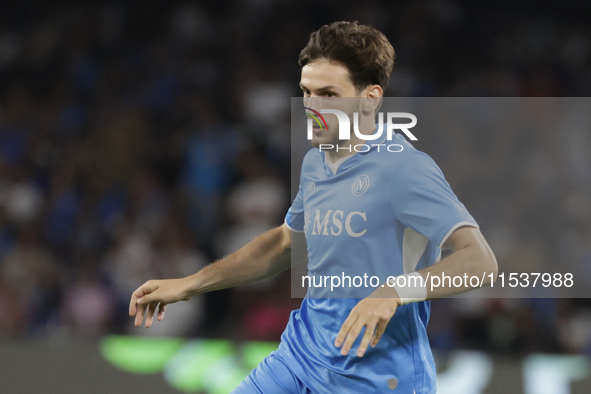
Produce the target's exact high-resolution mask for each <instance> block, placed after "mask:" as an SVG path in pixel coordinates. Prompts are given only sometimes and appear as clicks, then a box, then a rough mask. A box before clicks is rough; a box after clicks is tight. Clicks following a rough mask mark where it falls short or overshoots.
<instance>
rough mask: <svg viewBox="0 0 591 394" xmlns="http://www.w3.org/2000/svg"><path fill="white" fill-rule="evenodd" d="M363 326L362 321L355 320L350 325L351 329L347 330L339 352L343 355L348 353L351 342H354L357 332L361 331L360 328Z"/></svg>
mask: <svg viewBox="0 0 591 394" xmlns="http://www.w3.org/2000/svg"><path fill="white" fill-rule="evenodd" d="M364 326H365V322H364V321H361V320H357V322H356V323H355V324H354V325H353V327H351V330H350V331H349V334H348V335H347V339H346V340H345V343H344V344H343V347H342V348H341V354H342V355H343V356H346V355H347V354H349V350H351V347H352V346H353V343H354V342H355V340H356V339H357V337H358V336H359V333H360V332H361V330H362V329H363V327H364Z"/></svg>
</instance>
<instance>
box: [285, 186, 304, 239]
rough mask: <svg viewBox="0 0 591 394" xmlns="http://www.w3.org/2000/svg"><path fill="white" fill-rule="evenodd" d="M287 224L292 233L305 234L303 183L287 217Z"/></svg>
mask: <svg viewBox="0 0 591 394" xmlns="http://www.w3.org/2000/svg"><path fill="white" fill-rule="evenodd" d="M285 224H286V225H287V227H288V228H289V229H290V230H291V231H295V232H304V224H305V220H304V193H303V192H302V184H301V183H300V186H299V189H298V194H297V195H296V198H295V199H294V200H293V203H292V204H291V207H290V208H289V209H288V210H287V214H286V215H285Z"/></svg>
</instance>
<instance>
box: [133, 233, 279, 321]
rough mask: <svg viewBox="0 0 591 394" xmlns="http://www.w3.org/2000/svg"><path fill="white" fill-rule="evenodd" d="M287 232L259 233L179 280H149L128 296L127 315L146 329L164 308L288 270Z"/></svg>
mask: <svg viewBox="0 0 591 394" xmlns="http://www.w3.org/2000/svg"><path fill="white" fill-rule="evenodd" d="M290 257H291V230H290V229H289V228H288V227H287V226H286V225H285V224H283V225H281V226H279V227H276V228H274V229H272V230H269V231H267V232H266V233H263V234H261V235H259V236H258V237H256V238H255V239H253V240H252V241H250V242H249V243H248V244H246V245H245V246H243V247H242V248H241V249H239V250H238V251H236V252H234V253H232V254H231V255H229V256H227V257H225V258H223V259H221V260H218V261H217V262H215V263H213V264H210V265H208V266H206V267H205V268H203V269H202V270H201V271H199V272H197V273H195V274H193V275H190V276H187V277H185V278H180V279H164V280H149V281H148V282H146V283H144V284H143V285H142V286H140V287H139V288H138V289H137V290H136V291H134V292H133V294H132V296H131V301H130V304H129V315H130V316H134V315H135V325H136V326H137V327H139V326H141V324H142V321H143V320H144V315H146V327H150V326H151V325H152V322H153V320H154V313H155V311H156V308H157V307H158V306H159V308H158V315H157V319H158V321H161V320H162V319H163V318H164V312H165V310H166V305H167V304H171V303H174V302H177V301H186V300H190V299H191V298H192V297H194V296H195V295H197V294H202V293H206V292H209V291H214V290H221V289H226V288H229V287H234V286H239V285H242V284H246V283H250V282H255V281H258V280H261V279H265V278H268V277H271V276H273V275H276V274H278V273H280V272H282V271H285V270H286V269H288V268H289V267H290V263H291V259H290Z"/></svg>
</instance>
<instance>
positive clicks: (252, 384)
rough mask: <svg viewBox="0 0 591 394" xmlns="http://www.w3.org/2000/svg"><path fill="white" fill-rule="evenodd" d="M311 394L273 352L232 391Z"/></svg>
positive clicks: (264, 393) (265, 393) (239, 392)
mask: <svg viewBox="0 0 591 394" xmlns="http://www.w3.org/2000/svg"><path fill="white" fill-rule="evenodd" d="M269 393H273V394H282V393H289V394H311V393H312V391H311V390H310V389H309V388H308V387H306V386H305V385H304V384H303V383H302V381H301V380H300V379H298V377H297V376H295V375H294V373H293V372H292V370H291V369H290V368H289V367H288V366H287V364H286V363H285V361H284V360H283V358H281V356H279V355H278V354H277V352H271V354H269V356H267V357H266V358H265V359H264V360H263V361H262V362H261V363H260V364H259V366H258V367H256V368H255V369H253V371H252V372H251V373H250V375H248V376H247V377H246V379H245V380H244V381H243V382H242V383H240V384H239V385H238V387H236V388H235V389H234V391H232V394H269Z"/></svg>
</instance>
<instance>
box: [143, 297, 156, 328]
mask: <svg viewBox="0 0 591 394" xmlns="http://www.w3.org/2000/svg"><path fill="white" fill-rule="evenodd" d="M157 307H158V303H157V302H151V303H150V304H148V315H147V316H146V328H150V327H152V323H153V322H154V313H155V312H156V308H157Z"/></svg>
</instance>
